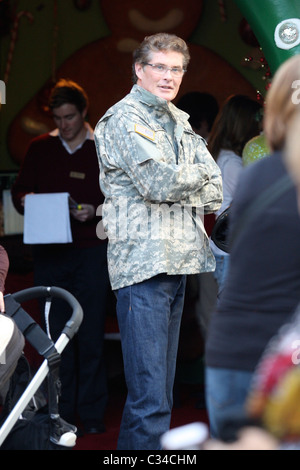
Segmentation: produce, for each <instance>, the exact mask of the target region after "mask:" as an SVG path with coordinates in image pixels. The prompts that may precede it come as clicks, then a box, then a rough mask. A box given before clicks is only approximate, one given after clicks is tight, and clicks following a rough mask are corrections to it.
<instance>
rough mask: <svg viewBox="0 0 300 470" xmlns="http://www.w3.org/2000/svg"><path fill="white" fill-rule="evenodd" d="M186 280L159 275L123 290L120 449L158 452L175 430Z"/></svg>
mask: <svg viewBox="0 0 300 470" xmlns="http://www.w3.org/2000/svg"><path fill="white" fill-rule="evenodd" d="M185 283H186V276H182V275H174V276H168V275H166V274H159V275H158V276H155V277H153V278H151V279H148V280H146V281H144V282H140V283H138V284H134V285H132V286H129V287H124V288H122V289H119V291H118V294H117V316H118V322H119V329H120V335H121V343H122V353H123V361H124V373H125V379H126V384H127V390H128V394H127V399H126V403H125V407H124V410H123V416H122V422H121V428H120V433H119V439H118V450H124V449H126V450H155V449H156V450H159V449H161V445H160V437H161V435H162V434H163V433H164V432H165V431H167V430H168V429H169V427H170V420H171V410H172V405H173V384H174V377H175V369H176V356H177V349H178V340H179V332H180V322H181V316H182V310H183V303H184V293H185Z"/></svg>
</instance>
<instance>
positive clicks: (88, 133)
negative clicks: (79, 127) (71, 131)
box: [49, 122, 94, 155]
mask: <svg viewBox="0 0 300 470" xmlns="http://www.w3.org/2000/svg"><path fill="white" fill-rule="evenodd" d="M84 126H85V128H86V136H85V138H84V139H83V141H82V142H80V144H78V145H77V147H75V148H74V149H73V150H72V149H71V148H70V147H69V144H68V142H66V141H65V140H64V139H63V138H62V136H61V135H60V132H59V129H58V128H56V129H54V130H53V131H51V132H49V134H50V135H51V136H52V137H56V136H58V137H59V138H60V140H61V143H62V144H63V146H64V147H65V149H66V151H67V152H68V153H69V154H70V155H72V154H73V153H75V152H76V151H77V150H79V149H80V148H81V147H82V146H83V144H84V142H85V141H86V140H94V131H93V129H92V128H91V126H90V124H89V123H88V122H85V123H84Z"/></svg>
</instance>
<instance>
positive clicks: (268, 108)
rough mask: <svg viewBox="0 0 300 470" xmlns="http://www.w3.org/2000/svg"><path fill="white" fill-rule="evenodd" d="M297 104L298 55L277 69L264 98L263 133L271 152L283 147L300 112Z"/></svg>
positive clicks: (299, 99) (299, 89)
mask: <svg viewBox="0 0 300 470" xmlns="http://www.w3.org/2000/svg"><path fill="white" fill-rule="evenodd" d="M299 102H300V55H295V56H293V57H291V58H289V59H287V60H286V61H285V62H284V63H283V64H282V65H281V66H280V67H279V68H278V70H277V72H276V73H275V75H274V78H273V80H272V84H271V87H270V89H269V91H268V93H267V96H266V104H265V115H264V132H265V135H266V139H267V141H268V144H269V146H270V148H271V150H273V151H276V150H282V149H283V148H284V147H285V145H286V139H287V134H288V132H289V128H290V126H291V123H292V120H293V119H294V118H295V117H296V114H298V113H299V111H300V109H299ZM299 132H300V129H299ZM299 138H300V137H299ZM298 148H299V147H298Z"/></svg>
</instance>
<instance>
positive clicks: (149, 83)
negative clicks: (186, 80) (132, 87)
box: [135, 51, 183, 101]
mask: <svg viewBox="0 0 300 470" xmlns="http://www.w3.org/2000/svg"><path fill="white" fill-rule="evenodd" d="M148 63H149V64H152V65H164V66H166V67H168V68H180V69H183V55H182V54H181V53H180V52H174V51H166V52H154V53H153V54H152V55H151V58H150V59H149V62H148ZM135 72H136V75H137V77H138V80H137V84H138V85H139V86H141V87H142V88H145V90H147V91H150V92H151V93H153V94H154V95H156V96H158V97H160V98H164V99H165V100H167V101H172V100H174V98H175V97H176V95H177V93H178V91H179V87H180V85H181V82H182V77H183V75H179V76H175V75H174V74H173V73H172V72H171V70H167V71H165V72H164V73H163V74H159V73H158V72H157V71H156V70H155V69H154V68H153V67H152V66H151V65H145V64H135Z"/></svg>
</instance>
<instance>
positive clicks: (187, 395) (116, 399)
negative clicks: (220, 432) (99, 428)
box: [74, 383, 207, 450]
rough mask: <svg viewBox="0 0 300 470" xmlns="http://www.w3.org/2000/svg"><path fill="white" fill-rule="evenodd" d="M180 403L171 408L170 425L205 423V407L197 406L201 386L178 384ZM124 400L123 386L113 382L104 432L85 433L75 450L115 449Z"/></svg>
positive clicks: (79, 439)
mask: <svg viewBox="0 0 300 470" xmlns="http://www.w3.org/2000/svg"><path fill="white" fill-rule="evenodd" d="M179 388H180V405H178V406H176V407H175V408H174V409H173V413H172V420H171V427H177V426H183V425H184V424H188V423H192V422H195V421H201V422H205V423H207V415H206V411H205V409H200V408H197V406H198V403H199V401H200V402H201V398H200V399H199V396H201V388H199V386H195V385H180V386H179ZM124 401H125V391H124V387H123V386H122V385H121V386H119V384H118V383H115V385H114V389H112V390H111V393H110V399H109V403H108V408H107V414H106V432H105V433H103V434H97V435H85V436H83V437H79V438H78V439H77V443H76V446H75V448H74V449H75V450H115V449H116V446H117V439H118V434H119V426H120V422H121V417H122V410H123V405H124Z"/></svg>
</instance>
